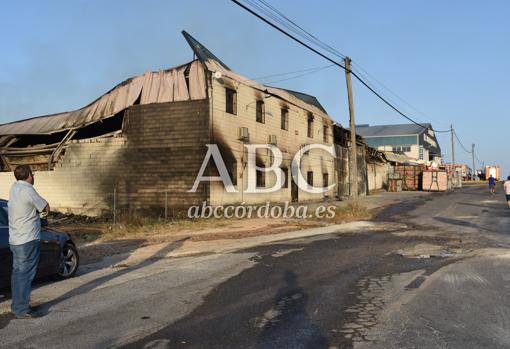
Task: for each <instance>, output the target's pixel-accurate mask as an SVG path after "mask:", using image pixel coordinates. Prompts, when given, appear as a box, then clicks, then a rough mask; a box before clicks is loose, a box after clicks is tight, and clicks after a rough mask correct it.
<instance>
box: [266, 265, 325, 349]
mask: <svg viewBox="0 0 510 349" xmlns="http://www.w3.org/2000/svg"><path fill="white" fill-rule="evenodd" d="M284 280H285V285H284V286H283V287H282V288H280V289H279V290H278V292H277V293H276V297H275V300H274V306H273V308H272V309H271V310H270V311H269V312H266V314H265V315H266V317H265V318H264V321H265V323H264V324H263V327H262V333H261V334H260V335H259V337H258V339H257V348H328V347H329V345H328V341H327V340H326V338H325V337H324V336H323V335H322V333H321V331H320V329H319V326H317V325H316V324H314V323H313V321H312V319H311V317H310V316H309V315H308V313H307V311H306V304H307V302H308V295H307V294H306V293H305V292H304V290H303V288H301V287H300V286H299V282H298V277H297V275H296V274H295V273H294V272H293V271H290V270H287V271H285V275H284ZM268 315H275V317H273V318H267V316H268Z"/></svg>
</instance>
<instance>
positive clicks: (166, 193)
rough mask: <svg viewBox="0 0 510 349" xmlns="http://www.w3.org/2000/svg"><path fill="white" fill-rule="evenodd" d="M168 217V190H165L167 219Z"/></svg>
mask: <svg viewBox="0 0 510 349" xmlns="http://www.w3.org/2000/svg"><path fill="white" fill-rule="evenodd" d="M167 218H168V190H165V221H166V220H167Z"/></svg>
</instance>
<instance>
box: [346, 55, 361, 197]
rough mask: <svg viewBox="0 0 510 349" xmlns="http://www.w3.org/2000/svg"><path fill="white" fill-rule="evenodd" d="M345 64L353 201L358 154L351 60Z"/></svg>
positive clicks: (356, 189) (356, 179) (347, 59)
mask: <svg viewBox="0 0 510 349" xmlns="http://www.w3.org/2000/svg"><path fill="white" fill-rule="evenodd" d="M344 64H345V81H346V83H347V98H348V99H349V128H350V129H351V149H350V150H351V156H350V158H351V163H350V169H349V174H350V177H351V178H350V181H349V182H350V184H351V185H350V192H351V193H350V194H351V197H352V198H353V199H357V198H358V158H357V155H358V152H357V149H356V148H357V147H356V123H355V121H354V101H353V98H352V81H351V59H350V58H349V57H345V58H344Z"/></svg>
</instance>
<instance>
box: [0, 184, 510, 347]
mask: <svg viewBox="0 0 510 349" xmlns="http://www.w3.org/2000/svg"><path fill="white" fill-rule="evenodd" d="M485 189H486V188H485V187H483V188H482V187H477V186H471V187H465V188H463V189H461V190H457V191H455V192H453V193H445V194H434V195H427V196H423V197H413V198H409V199H407V200H404V201H402V202H401V203H398V204H395V205H392V206H390V207H387V208H385V209H383V210H381V211H380V212H379V214H378V217H377V218H376V219H375V220H374V222H372V223H359V224H357V225H356V224H353V225H347V226H336V227H328V228H327V229H326V228H324V229H323V230H320V229H319V230H315V231H313V232H308V233H305V232H302V231H301V232H299V234H298V233H296V234H291V233H289V234H287V235H282V236H279V238H278V239H276V240H271V239H270V238H268V237H264V238H263V239H262V240H257V239H255V240H249V242H248V241H237V242H235V243H234V242H230V245H229V246H228V249H223V250H222V249H219V248H217V249H212V250H211V252H210V253H209V254H207V255H197V256H189V257H177V255H175V252H176V251H172V249H171V248H168V249H169V251H162V253H160V254H158V258H149V259H146V260H145V261H143V262H140V263H138V264H133V265H129V266H127V267H125V268H119V269H112V268H106V269H104V270H95V271H92V270H91V271H89V272H87V273H85V274H83V275H81V276H79V277H78V278H76V279H73V280H68V281H65V282H59V283H55V284H45V285H41V286H40V287H39V289H38V290H36V292H35V294H36V295H39V297H40V301H41V303H42V304H41V307H42V308H43V309H44V310H45V311H46V313H47V315H46V316H45V317H44V318H42V319H37V320H30V321H26V320H25V321H22V320H14V319H12V318H10V315H7V314H4V315H0V335H1V337H2V341H1V342H0V346H2V347H14V348H15V347H31V348H39V347H41V348H42V347H44V348H67V347H73V348H98V347H101V348H105V347H132V348H203V347H208V348H239V347H243V348H480V347H485V348H506V347H508V346H510V335H508V333H510V305H509V304H510V302H509V299H508V298H509V296H508V295H507V294H508V289H509V288H510V272H507V270H509V266H510V265H509V264H510V249H508V247H509V246H510V239H509V236H508V235H509V234H508V232H509V227H510V225H509V224H510V210H508V208H506V207H505V203H504V201H503V198H500V197H492V196H489V195H488V194H487V193H486V192H485ZM184 247H185V245H183V246H181V247H180V248H181V249H182V248H184ZM163 248H164V247H163ZM194 252H196V251H194ZM172 253H174V255H173V256H172ZM0 302H1V300H0ZM3 303H6V301H4V302H3ZM0 305H1V304H0Z"/></svg>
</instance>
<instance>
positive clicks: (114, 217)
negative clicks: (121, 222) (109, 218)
mask: <svg viewBox="0 0 510 349" xmlns="http://www.w3.org/2000/svg"><path fill="white" fill-rule="evenodd" d="M115 224H117V188H115V187H114V188H113V225H115Z"/></svg>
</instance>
